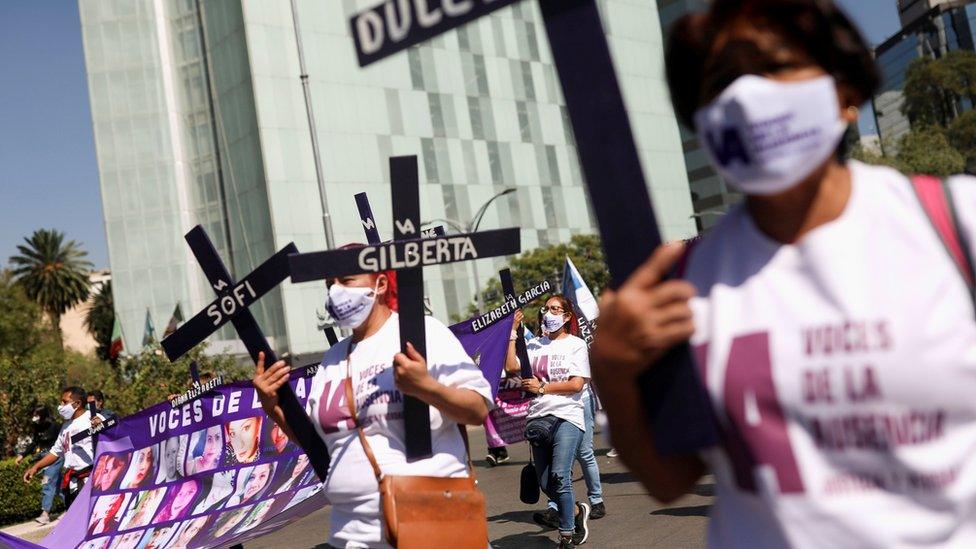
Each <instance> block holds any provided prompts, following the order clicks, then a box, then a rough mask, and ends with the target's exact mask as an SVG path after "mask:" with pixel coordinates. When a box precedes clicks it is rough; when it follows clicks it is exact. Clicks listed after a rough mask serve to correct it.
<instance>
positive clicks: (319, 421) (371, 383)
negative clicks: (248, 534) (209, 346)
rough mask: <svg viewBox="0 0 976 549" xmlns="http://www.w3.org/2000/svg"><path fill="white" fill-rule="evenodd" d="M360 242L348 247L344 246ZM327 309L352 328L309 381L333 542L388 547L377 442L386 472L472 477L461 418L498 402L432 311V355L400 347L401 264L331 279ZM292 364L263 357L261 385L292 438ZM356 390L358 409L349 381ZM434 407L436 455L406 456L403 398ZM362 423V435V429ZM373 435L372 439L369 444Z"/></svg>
mask: <svg viewBox="0 0 976 549" xmlns="http://www.w3.org/2000/svg"><path fill="white" fill-rule="evenodd" d="M350 247H355V246H346V248H350ZM326 283H327V284H328V288H329V298H328V301H327V303H326V308H327V309H328V311H329V314H330V315H332V318H333V319H334V320H335V322H336V323H337V324H338V325H339V327H341V328H346V329H351V330H352V336H351V337H348V338H346V339H344V340H343V341H341V342H339V343H338V344H336V345H334V346H332V347H331V348H330V349H329V350H328V351H327V352H326V353H325V356H324V357H323V359H322V364H321V366H320V368H319V370H318V371H317V372H316V374H315V376H314V377H313V379H312V384H311V387H310V388H309V392H308V394H309V399H308V405H307V408H306V409H307V411H308V413H309V416H311V419H312V422H313V423H314V424H315V426H316V429H317V431H318V432H319V434H320V435H321V436H322V438H323V439H324V440H325V443H326V445H327V446H328V448H329V454H330V455H331V456H332V463H331V467H330V469H329V475H328V478H327V479H326V480H325V483H324V484H323V491H324V493H325V495H326V496H327V497H328V500H329V501H330V502H331V504H332V514H331V528H330V532H329V538H328V542H327V543H328V546H329V547H352V546H355V547H370V548H373V547H390V545H389V544H388V543H387V541H386V540H385V539H384V535H383V528H382V527H381V521H380V518H381V517H380V494H379V487H378V483H377V480H376V477H375V476H374V474H373V469H372V466H371V459H370V458H368V457H367V450H368V449H371V450H372V454H373V456H375V462H376V463H377V464H379V467H380V469H381V470H382V473H383V474H384V475H407V476H431V477H467V476H468V471H467V464H466V463H467V459H466V455H465V454H466V452H465V444H464V441H463V439H462V438H461V433H460V431H459V429H458V424H463V425H481V424H482V423H484V421H485V417H486V416H487V415H488V410H489V409H490V407H491V406H492V396H491V387H490V386H489V384H488V381H487V380H486V379H485V378H484V376H483V375H482V374H481V370H479V369H478V367H477V366H475V364H474V363H473V362H472V360H471V357H469V356H468V355H467V353H465V351H464V348H463V347H462V346H461V343H460V342H459V341H458V340H457V338H456V337H454V335H453V334H452V333H451V331H450V330H449V329H448V328H447V327H446V326H445V325H444V324H442V323H441V322H439V321H437V320H435V319H433V318H432V317H425V322H426V331H427V357H426V360H425V358H424V357H423V356H421V355H420V354H419V353H418V352H417V351H416V349H414V347H413V345H411V344H409V343H408V349H407V353H401V352H400V326H399V315H398V314H397V312H396V311H397V308H398V307H397V299H396V297H397V291H396V276H395V274H394V273H393V272H383V273H376V274H360V275H352V276H344V277H339V278H334V279H329V280H327V281H326ZM288 375H289V368H288V366H287V365H286V364H285V363H284V362H283V361H279V362H277V363H275V364H273V365H272V366H270V367H268V368H265V367H264V358H263V356H262V357H261V358H260V359H259V360H258V364H257V370H256V374H255V376H254V385H255V387H256V388H257V391H258V394H259V396H260V398H261V404H262V406H263V407H264V409H265V411H266V412H267V413H268V416H269V417H271V418H272V419H273V420H274V421H275V422H276V423H277V424H278V425H280V426H281V428H282V429H283V430H284V431H285V432H286V434H287V435H288V436H289V438H292V439H294V437H293V436H292V435H293V433H292V431H291V427H290V426H289V425H288V423H287V422H286V421H285V418H284V415H283V414H282V412H281V407H280V406H279V405H278V397H277V392H276V391H277V390H278V388H279V387H281V386H282V385H283V384H285V383H287V382H288ZM347 383H348V384H350V385H351V389H352V393H353V394H354V395H355V396H354V407H355V410H356V417H355V418H354V417H353V415H352V414H351V413H350V403H348V402H347V399H346V392H345V391H346V385H347ZM404 395H410V396H413V397H415V398H418V399H420V400H421V401H423V402H425V403H427V404H429V405H430V426H431V440H432V444H433V455H432V456H431V457H429V458H426V459H419V460H412V461H410V462H409V463H408V462H407V456H406V444H405V440H404V432H405V431H404V422H403V396H404ZM360 430H362V435H363V436H362V437H360V433H359V431H360ZM363 440H365V442H366V444H365V445H364V444H363Z"/></svg>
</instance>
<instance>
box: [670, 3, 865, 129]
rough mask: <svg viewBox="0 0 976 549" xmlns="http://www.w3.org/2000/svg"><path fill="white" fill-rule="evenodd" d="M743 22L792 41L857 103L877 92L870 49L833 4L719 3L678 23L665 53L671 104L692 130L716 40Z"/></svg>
mask: <svg viewBox="0 0 976 549" xmlns="http://www.w3.org/2000/svg"><path fill="white" fill-rule="evenodd" d="M743 21H746V22H749V23H750V24H754V25H757V26H759V27H761V28H766V29H769V30H771V31H773V32H775V33H776V34H777V35H779V36H782V37H783V38H784V39H786V40H788V41H789V43H790V45H791V46H795V47H797V48H798V49H800V50H802V51H803V52H804V53H806V54H807V55H808V56H809V57H810V58H811V59H813V60H814V62H815V63H816V64H817V65H818V66H820V67H821V68H822V69H823V70H824V71H825V72H827V73H828V74H830V75H831V76H833V77H834V79H835V80H836V81H837V83H838V84H840V85H844V86H846V87H848V88H850V89H851V90H852V91H853V92H854V93H855V94H857V100H858V102H864V101H867V100H868V99H870V98H871V97H872V96H873V95H874V94H875V93H876V92H877V90H878V87H879V86H880V83H881V77H880V74H879V72H878V68H877V65H876V64H875V62H874V57H873V56H872V54H871V49H870V48H869V47H868V46H867V44H866V43H865V41H864V38H863V37H862V36H861V34H860V32H858V30H857V28H856V27H855V26H854V24H853V23H852V22H851V20H850V19H849V18H848V17H847V15H845V14H844V12H843V11H841V10H840V8H838V7H837V6H836V5H835V4H834V2H833V0H714V1H713V2H712V4H711V7H710V8H709V9H708V10H707V11H705V12H698V13H692V14H688V15H685V16H684V17H682V18H681V19H679V20H677V21H676V22H675V23H674V25H673V26H672V27H671V31H670V36H669V38H668V44H667V48H666V53H665V67H666V72H667V80H668V88H669V89H670V91H671V102H672V103H673V104H674V109H675V112H676V113H677V115H678V118H679V119H680V120H681V121H682V122H683V123H684V124H685V125H687V126H688V127H689V128H694V116H695V111H696V110H698V108H699V107H700V106H701V103H702V99H704V98H703V97H702V89H703V87H704V84H705V83H706V81H707V80H708V78H709V74H707V69H708V66H707V65H708V61H709V57H710V54H711V53H712V49H713V46H714V44H715V40H716V38H717V37H718V36H720V35H721V34H722V31H724V30H726V29H727V28H729V27H730V26H731V25H733V24H736V23H740V22H743ZM744 62H745V63H748V62H749V60H748V59H747V60H744ZM725 84H726V85H728V84H731V82H726V83H725Z"/></svg>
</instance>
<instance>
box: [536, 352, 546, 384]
mask: <svg viewBox="0 0 976 549" xmlns="http://www.w3.org/2000/svg"><path fill="white" fill-rule="evenodd" d="M532 373H533V374H534V375H535V376H536V377H538V378H539V379H544V380H546V381H549V355H541V356H537V357H535V358H534V359H533V360H532Z"/></svg>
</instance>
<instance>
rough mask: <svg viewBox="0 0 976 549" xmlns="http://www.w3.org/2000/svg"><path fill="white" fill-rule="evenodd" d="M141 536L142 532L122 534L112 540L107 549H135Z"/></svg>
mask: <svg viewBox="0 0 976 549" xmlns="http://www.w3.org/2000/svg"><path fill="white" fill-rule="evenodd" d="M143 534H144V532H143V531H142V530H136V531H134V532H128V533H126V534H122V535H121V536H115V537H114V538H112V544H111V545H109V549H136V546H137V545H139V540H141V539H142V536H143Z"/></svg>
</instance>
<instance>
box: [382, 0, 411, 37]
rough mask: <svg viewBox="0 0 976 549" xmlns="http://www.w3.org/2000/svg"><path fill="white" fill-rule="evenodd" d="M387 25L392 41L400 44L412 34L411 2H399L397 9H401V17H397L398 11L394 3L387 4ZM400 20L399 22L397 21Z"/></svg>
mask: <svg viewBox="0 0 976 549" xmlns="http://www.w3.org/2000/svg"><path fill="white" fill-rule="evenodd" d="M385 7H386V25H387V27H388V29H389V31H390V40H391V41H393V42H399V41H400V40H403V39H404V38H405V37H406V36H407V33H409V32H410V23H411V19H410V0H397V5H396V7H399V8H400V10H399V11H400V16H399V17H397V14H396V12H397V9H396V7H394V4H393V2H387V3H386V6H385ZM397 19H399V21H397Z"/></svg>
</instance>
